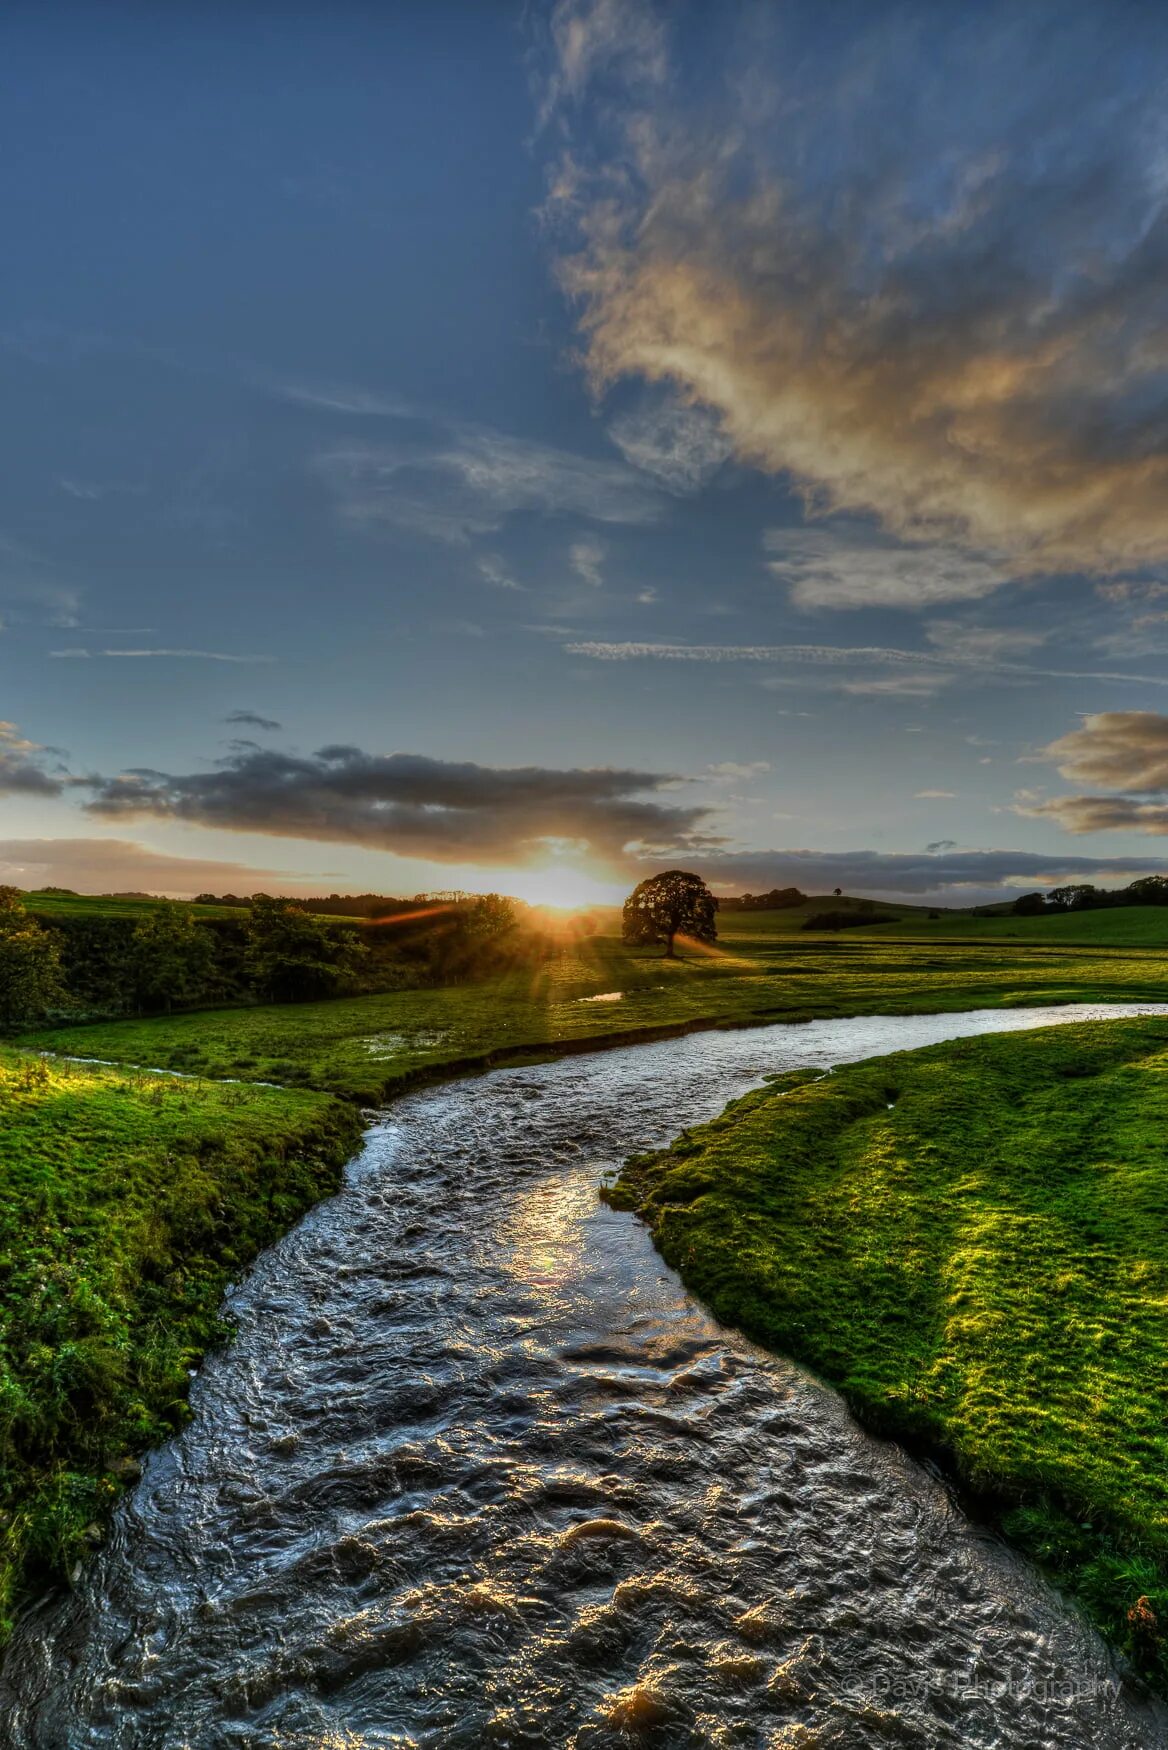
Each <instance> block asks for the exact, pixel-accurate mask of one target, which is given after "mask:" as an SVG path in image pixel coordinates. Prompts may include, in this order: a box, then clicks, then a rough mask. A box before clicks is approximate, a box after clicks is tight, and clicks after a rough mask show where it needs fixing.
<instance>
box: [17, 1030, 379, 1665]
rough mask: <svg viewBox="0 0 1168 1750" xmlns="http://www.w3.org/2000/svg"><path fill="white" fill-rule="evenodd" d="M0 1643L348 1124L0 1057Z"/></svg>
mask: <svg viewBox="0 0 1168 1750" xmlns="http://www.w3.org/2000/svg"><path fill="white" fill-rule="evenodd" d="M0 1122H2V1124H3V1134H4V1196H3V1198H2V1199H0V1274H2V1280H3V1289H2V1292H0V1457H2V1460H3V1462H2V1464H0V1477H2V1482H0V1639H2V1638H3V1636H4V1635H5V1634H7V1632H8V1631H9V1630H10V1628H11V1622H12V1616H13V1612H14V1610H15V1609H16V1607H17V1606H18V1605H19V1604H20V1603H22V1602H23V1601H25V1600H27V1599H28V1598H29V1597H30V1596H33V1595H35V1594H36V1593H37V1592H38V1591H41V1590H43V1589H44V1588H45V1587H46V1586H52V1585H56V1584H59V1583H60V1582H61V1581H62V1580H63V1579H65V1578H66V1577H67V1576H68V1575H69V1574H71V1573H73V1572H74V1571H75V1570H76V1567H77V1564H78V1562H79V1561H81V1560H83V1559H84V1558H85V1557H86V1556H87V1555H88V1554H89V1553H90V1552H91V1550H92V1548H93V1546H94V1545H95V1544H96V1543H98V1542H100V1540H101V1537H102V1535H103V1526H104V1522H105V1519H106V1517H107V1515H108V1512H109V1509H110V1507H111V1505H112V1503H113V1501H114V1500H115V1499H116V1498H117V1496H118V1494H119V1493H120V1491H121V1489H122V1488H123V1487H124V1486H125V1483H126V1481H127V1480H128V1479H129V1478H132V1477H133V1475H134V1474H136V1462H137V1460H138V1458H140V1456H141V1454H142V1453H143V1452H144V1451H145V1450H146V1449H147V1448H148V1447H150V1446H153V1445H156V1444H157V1443H158V1442H159V1441H162V1440H164V1439H166V1438H167V1437H168V1436H169V1435H170V1434H173V1433H174V1432H175V1430H176V1429H177V1428H178V1427H180V1426H181V1424H182V1421H183V1419H184V1417H185V1415H186V1394H187V1387H188V1385H189V1383H190V1371H191V1369H192V1368H193V1367H194V1366H195V1364H196V1363H197V1362H198V1361H199V1360H201V1358H202V1356H203V1354H204V1353H205V1352H206V1350H207V1348H208V1347H209V1346H211V1345H212V1344H214V1343H216V1342H219V1341H222V1339H223V1338H224V1336H225V1335H226V1334H227V1327H226V1326H225V1325H224V1324H223V1322H222V1319H221V1316H220V1309H221V1305H222V1300H223V1294H224V1290H225V1289H226V1287H227V1285H228V1283H229V1282H230V1281H231V1280H232V1279H233V1278H235V1277H237V1276H239V1275H240V1274H241V1273H242V1272H243V1271H244V1270H245V1269H246V1268H247V1266H248V1265H250V1264H251V1262H252V1261H253V1259H254V1258H255V1257H256V1256H257V1254H258V1253H259V1252H260V1251H261V1250H262V1249H263V1248H264V1247H265V1246H267V1245H270V1244H271V1242H272V1241H273V1240H275V1239H277V1238H278V1237H279V1235H280V1234H281V1233H283V1232H285V1231H286V1230H287V1229H288V1228H289V1227H290V1226H291V1225H292V1224H293V1223H294V1222H295V1221H297V1220H298V1219H299V1217H300V1216H301V1215H302V1214H303V1213H304V1211H305V1210H306V1209H308V1208H310V1207H311V1205H312V1204H313V1203H315V1202H317V1201H318V1199H319V1198H321V1197H323V1196H326V1195H327V1194H328V1193H329V1192H330V1191H333V1190H335V1189H336V1187H337V1185H338V1184H339V1182H340V1169H341V1167H342V1166H343V1164H344V1162H345V1160H347V1159H348V1157H349V1156H350V1155H351V1153H352V1151H353V1149H354V1148H355V1147H356V1146H357V1144H358V1142H359V1139H360V1129H361V1127H360V1121H359V1119H358V1116H357V1114H356V1112H355V1111H354V1110H353V1109H352V1108H350V1107H348V1106H345V1105H343V1104H342V1103H341V1102H339V1101H336V1100H333V1099H330V1098H328V1097H327V1096H321V1095H317V1094H311V1093H304V1092H289V1091H285V1090H281V1089H268V1088H256V1087H247V1086H236V1087H226V1086H214V1085H212V1084H208V1083H188V1082H180V1081H175V1080H172V1079H170V1078H164V1077H159V1076H144V1075H140V1076H135V1075H133V1074H128V1073H126V1072H124V1071H119V1070H110V1069H101V1068H98V1067H94V1066H83V1065H76V1064H65V1063H53V1064H49V1063H46V1062H45V1061H44V1060H43V1059H40V1058H36V1057H32V1056H30V1055H26V1054H22V1053H18V1052H15V1051H11V1050H5V1051H3V1052H0Z"/></svg>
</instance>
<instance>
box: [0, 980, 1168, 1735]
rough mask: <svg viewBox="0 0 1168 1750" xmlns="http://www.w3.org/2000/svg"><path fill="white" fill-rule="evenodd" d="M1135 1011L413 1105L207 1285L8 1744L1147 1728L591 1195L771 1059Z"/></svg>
mask: <svg viewBox="0 0 1168 1750" xmlns="http://www.w3.org/2000/svg"><path fill="white" fill-rule="evenodd" d="M1144 1012H1149V1005H1144V1006H1143V1007H1139V1008H1137V1007H1135V1006H1131V1007H1123V1008H1120V1007H1118V1006H1117V1007H1114V1008H1109V1009H1106V1010H1099V1009H1097V1008H1088V1007H1085V1006H1081V1007H1078V1008H1073V1009H1072V1008H1057V1009H1045V1010H1043V1009H1029V1010H1007V1011H1003V1010H984V1011H979V1012H974V1013H970V1014H964V1015H938V1016H922V1017H913V1018H905V1017H896V1018H891V1017H881V1016H876V1017H871V1016H870V1017H862V1018H859V1019H852V1020H842V1021H841V1020H831V1021H816V1022H812V1023H810V1024H807V1025H803V1026H774V1027H765V1028H758V1029H753V1030H750V1031H744V1032H719V1033H701V1034H693V1035H690V1036H689V1037H687V1038H682V1039H674V1040H667V1041H665V1042H662V1043H658V1044H653V1045H641V1046H632V1047H627V1048H622V1049H619V1050H614V1051H609V1052H605V1053H603V1054H598V1055H595V1056H586V1057H576V1058H571V1059H567V1060H564V1061H561V1062H557V1063H552V1064H547V1065H544V1066H541V1067H538V1068H514V1069H506V1070H500V1071H497V1072H494V1073H492V1074H491V1075H488V1076H483V1077H479V1078H476V1079H473V1080H465V1081H459V1082H456V1083H453V1084H450V1085H447V1086H444V1087H440V1088H437V1089H434V1090H428V1091H426V1092H422V1093H417V1094H413V1095H411V1096H409V1097H408V1098H405V1099H403V1100H401V1101H400V1102H399V1103H397V1104H396V1105H394V1106H393V1107H392V1108H390V1109H389V1110H388V1111H386V1112H385V1113H384V1114H381V1115H380V1116H379V1117H378V1118H377V1120H376V1122H374V1123H373V1124H372V1126H371V1128H370V1129H369V1131H368V1132H367V1135H366V1139H365V1144H364V1147H363V1150H362V1152H361V1153H360V1155H359V1156H358V1157H357V1158H356V1159H355V1160H354V1161H353V1162H352V1163H351V1164H350V1166H349V1168H348V1169H347V1173H346V1182H345V1186H344V1189H343V1190H342V1191H341V1193H340V1194H339V1195H338V1196H336V1197H334V1198H332V1199H330V1200H329V1201H328V1202H326V1203H323V1204H321V1205H319V1206H318V1207H317V1208H315V1209H314V1210H313V1211H312V1212H311V1213H310V1214H309V1215H308V1216H307V1217H306V1219H305V1220H303V1221H302V1222H301V1223H300V1225H299V1226H298V1227H297V1228H296V1229H295V1230H294V1231H293V1232H291V1233H290V1234H288V1235H287V1236H286V1238H285V1239H284V1240H282V1241H281V1242H280V1244H278V1245H277V1246H275V1247H273V1248H272V1250H271V1251H269V1252H267V1253H265V1255H264V1256H263V1257H262V1258H261V1259H260V1260H259V1262H258V1263H257V1265H256V1267H255V1268H254V1270H253V1271H252V1272H251V1273H250V1274H249V1276H248V1277H247V1279H246V1280H245V1281H244V1282H243V1283H242V1284H241V1285H240V1286H239V1287H238V1288H237V1289H236V1290H235V1291H234V1292H233V1294H232V1295H231V1297H230V1308H231V1312H232V1314H233V1317H234V1319H235V1321H236V1323H237V1327H238V1328H237V1334H236V1335H235V1337H234V1339H233V1341H232V1342H231V1343H230V1345H229V1346H228V1347H227V1348H225V1349H224V1350H223V1351H222V1352H220V1353H217V1354H215V1355H212V1356H211V1357H209V1358H208V1360H207V1361H206V1363H205V1365H204V1366H203V1367H202V1369H201V1370H200V1372H199V1374H198V1376H197V1377H196V1378H195V1379H194V1380H193V1382H192V1389H191V1404H192V1409H193V1417H192V1420H191V1422H190V1424H189V1426H188V1427H187V1428H186V1429H185V1431H184V1432H183V1434H182V1435H181V1437H179V1438H178V1439H176V1440H174V1441H172V1442H170V1443H169V1444H168V1445H167V1446H165V1447H163V1448H161V1449H159V1450H158V1451H155V1452H154V1453H152V1454H151V1455H150V1457H149V1459H148V1461H147V1462H146V1465H145V1469H144V1474H143V1477H142V1480H141V1482H140V1483H139V1484H138V1485H137V1486H136V1487H135V1489H134V1490H133V1491H132V1492H131V1493H130V1494H129V1495H128V1496H127V1497H126V1498H125V1500H124V1501H123V1502H122V1504H121V1505H120V1507H119V1509H118V1511H117V1513H116V1515H115V1518H114V1522H113V1525H112V1528H111V1532H110V1536H109V1539H108V1541H107V1543H106V1545H105V1547H104V1548H103V1549H102V1550H101V1551H100V1552H99V1554H98V1555H97V1556H96V1557H95V1558H94V1559H93V1560H92V1561H91V1562H90V1563H89V1564H88V1566H87V1568H86V1570H85V1572H84V1573H83V1574H82V1576H81V1578H80V1581H79V1584H78V1586H77V1589H76V1591H75V1592H74V1593H73V1594H71V1595H70V1596H69V1597H67V1598H64V1599H60V1600H57V1601H55V1602H53V1603H51V1604H48V1605H45V1606H43V1607H42V1608H41V1609H39V1610H38V1611H36V1612H34V1613H32V1614H31V1615H30V1616H28V1617H27V1618H26V1619H25V1621H24V1622H23V1624H22V1625H21V1626H20V1627H19V1628H18V1631H17V1634H16V1636H15V1638H14V1640H13V1641H12V1643H11V1645H10V1647H9V1650H8V1656H7V1659H6V1661H5V1665H4V1669H3V1675H2V1678H0V1721H3V1724H4V1727H5V1731H6V1736H4V1739H3V1741H4V1743H5V1744H6V1745H11V1746H12V1747H13V1750H90V1747H96V1746H101V1747H103V1750H234V1747H237V1746H248V1747H249V1750H258V1747H260V1746H263V1747H265V1750H266V1747H268V1746H271V1747H273V1750H390V1747H391V1746H392V1747H394V1750H404V1747H415V1750H423V1747H424V1750H484V1747H493V1746H498V1747H507V1746H511V1747H515V1750H519V1747H524V1750H528V1747H531V1750H535V1747H539V1750H544V1747H551V1746H565V1747H566V1746H571V1747H572V1750H617V1747H618V1746H624V1747H627V1746H629V1745H632V1744H645V1745H657V1746H668V1747H670V1750H673V1747H677V1750H690V1747H693V1750H698V1747H702V1750H706V1747H714V1750H718V1747H721V1746H727V1747H729V1746H748V1747H750V1750H764V1747H765V1750H779V1747H786V1746H791V1747H792V1750H794V1747H799V1750H811V1747H812V1746H825V1747H826V1746H832V1747H835V1750H866V1747H868V1746H872V1747H874V1750H875V1747H878V1746H879V1747H887V1746H889V1745H896V1746H902V1747H903V1746H909V1747H917V1750H942V1747H945V1746H961V1747H966V1750H967V1747H971V1746H986V1747H989V1746H1019V1747H1025V1750H1044V1747H1046V1746H1060V1747H1062V1746H1084V1747H1086V1746H1092V1747H1093V1750H1128V1747H1135V1746H1157V1745H1166V1746H1168V1721H1166V1718H1165V1715H1164V1714H1163V1713H1162V1712H1160V1711H1158V1710H1155V1709H1153V1708H1152V1707H1150V1706H1147V1705H1144V1704H1141V1702H1140V1701H1139V1700H1138V1698H1137V1697H1135V1696H1134V1695H1132V1694H1131V1693H1129V1692H1128V1691H1127V1690H1126V1689H1121V1687H1120V1684H1119V1680H1118V1677H1117V1673H1116V1671H1115V1668H1114V1666H1113V1665H1112V1663H1111V1661H1110V1659H1109V1657H1108V1654H1107V1653H1106V1651H1105V1649H1104V1648H1103V1646H1102V1645H1101V1643H1100V1642H1099V1641H1098V1639H1097V1638H1096V1637H1095V1636H1094V1635H1093V1634H1092V1633H1091V1632H1090V1631H1089V1630H1088V1629H1087V1628H1086V1627H1085V1626H1084V1625H1083V1623H1082V1622H1081V1620H1080V1619H1079V1618H1078V1617H1077V1615H1076V1614H1075V1612H1074V1611H1073V1610H1072V1609H1070V1608H1069V1607H1068V1606H1067V1605H1065V1604H1064V1603H1063V1602H1062V1601H1061V1600H1059V1599H1058V1598H1057V1597H1056V1596H1055V1595H1054V1594H1053V1593H1052V1592H1051V1591H1049V1590H1048V1589H1047V1588H1046V1586H1044V1584H1043V1583H1042V1582H1041V1580H1039V1579H1038V1578H1037V1576H1036V1575H1035V1574H1034V1573H1033V1572H1032V1571H1031V1570H1030V1569H1029V1568H1028V1567H1027V1566H1026V1565H1025V1564H1024V1563H1022V1562H1021V1561H1020V1560H1018V1559H1017V1558H1015V1557H1014V1556H1013V1555H1011V1553H1010V1552H1009V1551H1008V1550H1007V1549H1005V1548H1004V1547H1003V1546H1002V1545H1001V1543H1000V1542H999V1541H998V1540H997V1539H995V1538H994V1537H993V1536H991V1535H990V1534H989V1533H987V1532H986V1531H985V1530H984V1529H980V1528H978V1527H977V1526H976V1525H974V1524H971V1523H970V1522H969V1521H968V1520H967V1519H966V1518H965V1516H964V1515H963V1514H962V1512H961V1511H960V1509H959V1508H958V1507H957V1506H956V1505H955V1504H954V1502H953V1501H952V1500H951V1498H950V1496H949V1494H948V1493H947V1491H946V1489H945V1487H944V1486H943V1485H942V1483H941V1482H940V1481H939V1480H938V1479H937V1478H936V1477H935V1476H933V1475H932V1474H930V1472H929V1471H928V1470H926V1469H925V1468H923V1467H922V1466H920V1465H919V1464H917V1463H916V1462H915V1461H913V1460H912V1459H910V1458H909V1457H907V1456H906V1455H905V1454H904V1453H903V1452H902V1451H901V1450H900V1449H899V1448H898V1447H896V1446H895V1445H892V1444H888V1443H885V1442H882V1441H878V1440H875V1439H873V1438H871V1437H870V1436H868V1435H866V1434H865V1433H863V1432H862V1431H861V1430H860V1429H859V1428H857V1426H856V1425H855V1423H854V1422H853V1421H852V1419H851V1417H850V1416H849V1415H848V1413H847V1411H846V1409H845V1408H844V1406H843V1405H842V1403H841V1401H840V1400H839V1398H838V1397H837V1396H836V1395H835V1393H834V1392H832V1391H831V1390H829V1389H828V1388H827V1387H825V1386H824V1385H822V1384H821V1383H820V1382H818V1381H817V1380H815V1379H813V1378H811V1377H810V1376H809V1375H808V1374H806V1373H805V1372H803V1371H802V1370H801V1369H800V1368H798V1367H796V1366H794V1365H792V1364H791V1363H789V1362H787V1361H784V1360H782V1359H779V1358H776V1357H773V1356H768V1355H766V1354H764V1353H762V1352H761V1351H759V1350H758V1349H756V1348H754V1347H753V1346H752V1345H751V1344H750V1343H748V1342H746V1341H745V1340H744V1339H742V1338H741V1337H739V1336H737V1335H735V1334H734V1333H732V1332H728V1331H726V1330H723V1329H722V1328H721V1327H719V1326H718V1325H716V1324H715V1323H714V1322H713V1321H712V1320H711V1319H710V1318H709V1317H708V1316H707V1315H706V1314H705V1313H704V1312H703V1311H702V1310H701V1308H700V1307H699V1306H697V1305H696V1304H695V1303H694V1302H693V1301H692V1300H691V1299H690V1298H689V1297H688V1296H687V1295H686V1293H685V1291H684V1290H683V1289H682V1287H681V1285H680V1283H679V1282H678V1280H677V1278H676V1277H675V1276H674V1275H673V1274H672V1272H671V1271H669V1270H667V1269H666V1268H665V1266H664V1265H663V1264H662V1262H661V1260H660V1258H659V1257H658V1256H657V1254H656V1253H655V1252H654V1250H653V1248H652V1245H651V1244H650V1242H649V1239H648V1237H647V1234H646V1232H645V1230H644V1228H643V1227H642V1226H641V1225H640V1224H639V1223H638V1222H637V1221H636V1220H634V1219H633V1218H631V1217H630V1216H628V1215H623V1214H619V1213H616V1212H613V1211H611V1210H609V1209H608V1208H607V1207H606V1206H605V1205H603V1204H602V1203H601V1202H600V1201H599V1200H598V1198H597V1185H598V1183H599V1181H600V1179H601V1177H602V1175H603V1174H604V1173H605V1172H606V1171H610V1170H612V1169H613V1168H615V1167H616V1166H617V1165H618V1164H619V1162H620V1161H621V1159H622V1158H623V1157H624V1156H625V1155H626V1154H628V1153H630V1152H632V1151H633V1150H635V1149H640V1148H644V1147H647V1146H653V1145H658V1144H663V1143H665V1142H666V1141H668V1140H669V1139H670V1137H671V1136H672V1135H674V1134H676V1132H677V1131H678V1130H679V1129H681V1128H682V1127H683V1126H685V1125H688V1124H692V1123H695V1122H698V1121H700V1120H703V1119H706V1118H709V1117H711V1116H713V1115H714V1114H715V1113H717V1112H718V1111H720V1109H721V1108H722V1106H723V1105H724V1104H725V1103H726V1101H727V1100H729V1099H732V1098H734V1097H735V1096H737V1095H739V1094H741V1093H743V1092H745V1091H746V1090H747V1089H748V1088H750V1087H752V1086H755V1085H757V1084H758V1082H759V1081H760V1079H761V1078H762V1077H763V1076H764V1075H766V1074H768V1073H773V1072H776V1071H779V1070H784V1069H788V1068H796V1067H802V1066H806V1065H813V1066H820V1067H822V1068H824V1069H826V1068H827V1067H829V1066H830V1065H832V1064H836V1063H841V1062H845V1061H849V1060H853V1059H857V1058H863V1057H869V1056H872V1055H875V1054H877V1053H882V1052H887V1051H892V1050H901V1049H911V1048H914V1047H917V1046H921V1045H926V1044H931V1043H933V1042H935V1041H938V1040H943V1039H951V1038H954V1037H958V1036H965V1035H970V1034H975V1033H984V1032H991V1031H995V1032H996V1031H1004V1030H1007V1029H1014V1028H1022V1027H1028V1026H1035V1025H1043V1024H1047V1023H1050V1022H1055V1021H1069V1020H1076V1019H1087V1018H1092V1017H1095V1016H1098V1015H1100V1014H1114V1015H1119V1014H1130V1013H1144Z"/></svg>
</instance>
